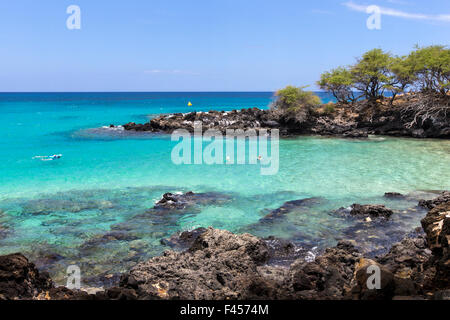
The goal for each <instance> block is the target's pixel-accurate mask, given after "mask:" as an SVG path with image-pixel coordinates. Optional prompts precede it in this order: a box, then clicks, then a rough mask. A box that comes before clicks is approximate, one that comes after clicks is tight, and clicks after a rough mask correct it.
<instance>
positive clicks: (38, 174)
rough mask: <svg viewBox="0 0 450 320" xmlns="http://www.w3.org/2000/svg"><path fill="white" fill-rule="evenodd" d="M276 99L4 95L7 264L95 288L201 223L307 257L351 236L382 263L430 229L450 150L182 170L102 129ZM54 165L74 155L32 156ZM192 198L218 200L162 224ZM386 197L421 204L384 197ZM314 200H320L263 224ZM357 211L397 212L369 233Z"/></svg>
mask: <svg viewBox="0 0 450 320" xmlns="http://www.w3.org/2000/svg"><path fill="white" fill-rule="evenodd" d="M320 96H321V98H322V100H323V102H325V103H326V102H328V101H332V98H331V97H330V96H329V95H326V94H323V93H320ZM272 99H273V93H269V92H267V93H264V92H263V93H1V94H0V114H1V116H0V137H1V145H0V159H1V161H0V177H1V178H0V179H1V180H0V182H1V183H0V254H5V253H12V252H17V251H20V252H23V253H25V254H27V256H29V257H30V259H31V260H33V261H36V263H37V265H38V267H40V268H41V269H45V270H48V271H49V272H50V273H51V275H52V276H53V277H54V278H55V279H56V280H57V281H58V282H59V283H64V270H65V268H66V267H67V266H68V265H71V264H76V265H79V266H80V267H81V269H82V275H83V280H82V281H83V282H84V284H86V285H102V284H106V282H107V280H106V279H115V275H117V274H118V273H120V272H124V271H126V270H128V269H129V268H130V267H131V266H132V265H134V264H135V263H137V262H139V261H143V260H145V259H148V258H149V257H152V256H155V255H158V254H160V253H161V252H162V251H163V250H166V249H168V247H166V246H165V245H162V244H161V242H160V240H161V239H163V238H167V237H169V236H170V235H171V234H173V233H174V232H176V231H180V230H187V229H192V228H195V227H200V226H204V227H207V226H213V227H217V228H224V229H228V230H230V231H233V232H250V233H253V234H255V235H257V236H269V235H275V236H277V237H281V238H286V239H291V240H292V241H294V242H295V243H296V244H297V245H298V246H299V248H306V249H307V250H309V251H310V252H314V250H320V249H323V248H324V247H326V246H330V245H334V244H335V243H336V241H337V240H339V239H342V238H346V239H350V240H355V242H356V243H358V244H361V246H364V250H368V251H374V252H375V251H380V250H383V249H386V247H387V246H388V245H389V244H390V243H391V242H392V241H394V240H399V239H400V238H401V237H403V236H404V235H405V234H406V233H407V232H409V231H410V230H412V229H413V228H414V227H416V226H419V225H420V223H419V221H420V219H421V218H422V217H423V214H424V212H423V211H422V210H421V209H420V208H417V207H416V204H417V199H418V198H420V197H431V196H432V194H431V193H430V192H433V191H434V190H443V189H450V170H448V168H449V165H450V141H449V140H431V139H430V140H428V139H427V140H417V139H402V138H390V137H370V138H369V139H365V140H345V139H338V138H324V137H311V136H305V137H298V138H289V139H282V140H281V141H280V145H279V148H280V169H279V172H278V174H276V175H272V176H263V175H261V174H260V168H259V166H258V165H234V166H233V165H231V166H229V165H175V164H174V163H172V161H171V151H172V149H173V147H174V146H175V144H176V142H172V141H171V139H170V137H169V136H165V135H154V134H136V133H135V134H133V133H125V132H123V131H118V130H116V131H115V130H109V129H105V128H103V127H104V126H108V125H110V124H114V125H121V124H124V123H127V122H130V121H134V122H141V123H143V122H146V121H148V120H149V119H151V118H152V117H155V116H156V115H159V114H161V113H174V112H189V111H194V110H195V111H209V110H213V109H214V110H225V111H228V110H232V109H241V108H252V107H257V108H268V106H269V105H270V103H271V101H272ZM188 102H191V103H192V106H190V107H189V106H188ZM52 154H62V155H63V157H62V158H61V159H59V160H55V161H40V160H39V159H33V157H35V156H44V155H52ZM190 190H192V191H194V192H213V193H214V194H216V195H217V198H218V199H219V200H218V201H213V202H211V203H202V204H201V205H198V206H196V207H195V208H192V209H189V210H187V211H184V212H175V213H170V214H168V215H167V216H155V215H154V214H152V211H151V210H150V209H151V208H152V207H153V205H154V203H155V201H157V200H158V199H160V198H161V196H162V194H163V193H165V192H183V191H190ZM388 191H396V192H401V193H405V194H410V195H411V197H410V198H408V199H406V200H387V199H385V198H384V197H383V195H384V193H385V192H388ZM309 197H315V198H318V199H319V200H318V201H317V203H316V204H315V205H314V206H311V207H308V208H299V209H298V210H294V211H293V212H290V213H289V214H287V215H285V216H283V217H282V218H280V219H277V220H274V221H271V222H270V223H262V222H261V220H260V219H261V218H262V217H264V216H265V215H266V214H267V213H268V212H270V210H273V209H276V208H278V207H280V206H281V205H282V204H283V203H284V202H286V201H290V200H296V199H303V198H309ZM352 203H381V204H386V205H388V206H389V207H391V208H393V209H395V210H396V213H395V215H394V217H393V218H392V220H391V221H390V222H389V223H386V224H381V225H377V228H370V226H369V227H368V228H367V230H366V231H364V232H362V233H361V232H357V229H358V228H359V227H361V221H358V220H355V219H350V218H349V217H347V216H343V215H340V214H337V213H335V212H334V210H336V209H338V208H340V207H348V206H349V205H351V204H352ZM149 210H150V211H149ZM112 232H115V233H116V234H117V233H118V234H120V236H111V233H112ZM111 281H113V280H111Z"/></svg>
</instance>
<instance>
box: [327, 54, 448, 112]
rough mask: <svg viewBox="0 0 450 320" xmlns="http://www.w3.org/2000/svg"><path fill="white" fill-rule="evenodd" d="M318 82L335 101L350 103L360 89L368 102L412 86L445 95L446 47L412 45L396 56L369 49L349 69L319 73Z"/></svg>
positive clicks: (394, 95)
mask: <svg viewBox="0 0 450 320" xmlns="http://www.w3.org/2000/svg"><path fill="white" fill-rule="evenodd" d="M318 85H319V86H320V88H321V89H323V90H326V91H328V92H331V93H332V94H333V95H334V96H335V97H336V99H337V100H338V102H341V103H347V102H354V101H355V100H357V99H358V98H355V97H354V95H353V93H354V92H355V91H358V92H361V93H362V96H364V97H365V98H366V99H367V100H369V101H376V100H378V99H382V98H383V97H384V95H385V93H386V92H390V93H391V94H392V98H391V102H393V101H394V99H395V98H396V96H397V95H398V94H399V93H402V92H405V91H407V90H409V89H416V90H419V91H421V92H423V93H426V94H441V95H443V96H444V97H447V95H448V93H449V91H450V50H449V49H448V48H447V47H445V46H430V47H425V48H420V47H416V49H415V50H414V51H412V52H411V53H410V54H409V55H407V56H403V57H396V56H393V55H391V54H390V53H388V52H384V51H383V50H381V49H373V50H370V51H368V52H366V53H365V54H364V55H363V56H362V57H361V58H359V59H358V60H357V62H356V64H354V65H352V66H350V67H349V68H344V67H340V68H337V69H334V70H332V71H329V72H325V73H323V74H322V76H321V79H320V81H319V82H318Z"/></svg>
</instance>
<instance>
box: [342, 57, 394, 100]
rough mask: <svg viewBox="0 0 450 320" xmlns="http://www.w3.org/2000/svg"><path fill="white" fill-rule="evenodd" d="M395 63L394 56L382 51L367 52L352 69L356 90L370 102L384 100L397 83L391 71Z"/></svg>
mask: <svg viewBox="0 0 450 320" xmlns="http://www.w3.org/2000/svg"><path fill="white" fill-rule="evenodd" d="M393 61H394V58H393V56H392V55H391V54H390V53H388V52H384V51H383V50H381V49H373V50H370V51H368V52H366V53H365V54H364V55H363V56H362V58H360V59H358V61H357V63H356V64H355V65H354V66H352V67H351V69H350V72H351V74H352V78H353V82H354V85H353V86H354V88H355V89H356V90H358V91H360V92H362V93H363V94H364V96H365V97H366V99H367V100H369V101H372V102H373V101H376V100H378V99H382V98H383V97H384V93H385V91H386V90H387V89H389V88H390V87H391V86H392V85H393V83H394V82H395V81H394V77H393V76H392V73H391V69H390V67H391V65H392V63H393Z"/></svg>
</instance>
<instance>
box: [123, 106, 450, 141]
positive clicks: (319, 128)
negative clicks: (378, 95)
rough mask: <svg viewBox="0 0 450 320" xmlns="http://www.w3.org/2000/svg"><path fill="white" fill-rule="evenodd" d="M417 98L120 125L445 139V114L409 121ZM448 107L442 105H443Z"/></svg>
mask: <svg viewBox="0 0 450 320" xmlns="http://www.w3.org/2000/svg"><path fill="white" fill-rule="evenodd" d="M418 99H420V97H418V98H415V97H409V99H408V100H401V101H399V102H398V103H397V104H396V105H395V106H386V105H383V104H379V105H373V104H370V103H367V101H360V102H357V103H355V104H354V105H340V104H336V105H335V106H334V109H335V111H334V112H332V113H324V112H321V111H320V108H319V110H314V109H311V110H306V111H305V115H304V117H302V121H299V120H298V119H297V120H295V119H294V120H293V119H291V118H286V117H284V116H283V115H280V114H278V113H276V112H273V111H272V110H260V109H257V108H251V109H242V110H233V111H229V112H224V111H209V112H195V111H194V112H190V113H184V114H183V113H175V114H168V115H160V116H158V117H156V118H154V119H152V120H150V121H149V122H147V123H145V124H136V123H134V122H130V123H127V124H125V125H123V128H124V129H125V130H127V131H139V132H142V131H146V132H163V133H172V132H173V131H175V130H177V129H185V130H188V131H189V132H193V131H194V124H195V122H201V124H202V130H203V131H206V130H208V129H215V130H218V131H220V132H221V133H222V134H225V133H226V130H227V129H244V130H249V129H255V130H256V131H259V130H267V131H270V130H271V129H279V130H280V135H281V136H290V135H300V134H317V135H325V136H326V135H331V136H341V137H345V138H366V137H367V136H368V135H369V134H376V135H390V136H407V137H415V138H450V114H446V115H445V114H444V115H441V114H438V115H435V116H433V117H431V116H429V117H427V116H425V115H424V116H423V117H418V118H417V117H415V113H414V112H412V111H411V108H409V107H410V105H411V104H413V103H415V102H417V101H416V100H418ZM447 103H448V102H447Z"/></svg>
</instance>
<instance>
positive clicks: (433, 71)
mask: <svg viewBox="0 0 450 320" xmlns="http://www.w3.org/2000/svg"><path fill="white" fill-rule="evenodd" d="M408 61H409V63H410V64H411V66H412V68H413V72H414V74H415V77H416V84H417V86H418V89H419V90H421V91H422V92H424V93H431V94H433V93H438V94H441V95H443V96H446V95H447V93H448V92H449V91H450V49H447V48H446V47H445V46H429V47H424V48H420V47H418V46H417V47H416V50H414V51H413V52H411V53H410V55H409V56H408Z"/></svg>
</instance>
